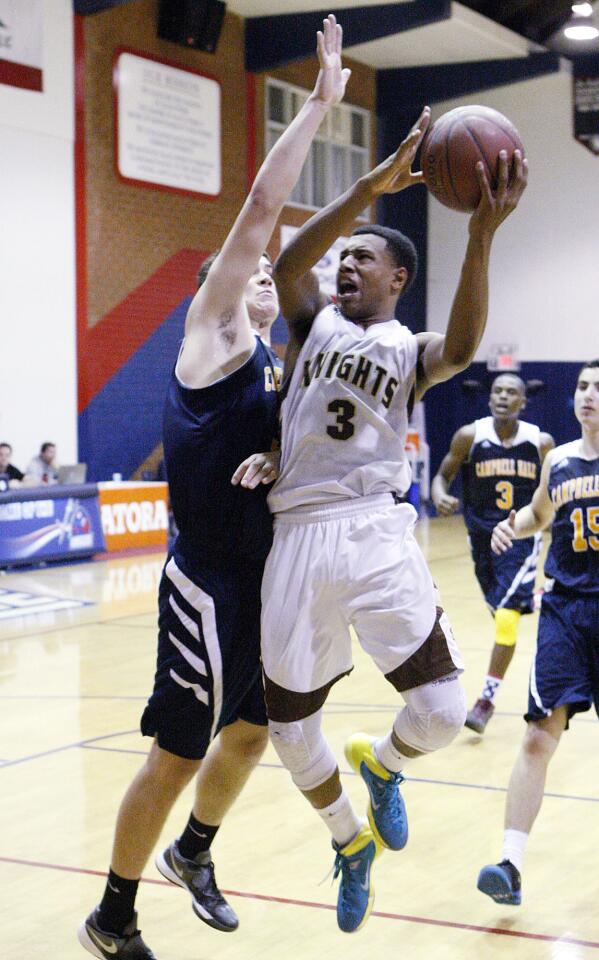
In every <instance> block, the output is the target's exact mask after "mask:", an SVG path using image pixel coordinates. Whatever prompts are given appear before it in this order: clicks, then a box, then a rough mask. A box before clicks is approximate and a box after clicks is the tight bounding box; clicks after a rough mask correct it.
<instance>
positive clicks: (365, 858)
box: [333, 824, 378, 933]
mask: <svg viewBox="0 0 599 960" xmlns="http://www.w3.org/2000/svg"><path fill="white" fill-rule="evenodd" d="M333 849H334V850H336V851H337V856H336V857H335V871H334V873H333V879H336V878H337V877H338V876H339V874H341V880H340V882H339V895H338V897H337V923H338V924H339V928H340V929H341V930H343V932H344V933H354V932H355V931H356V930H359V929H360V927H361V926H362V925H363V924H364V923H366V921H367V920H368V917H369V916H370V911H371V910H372V907H373V904H374V886H373V884H372V879H371V876H370V869H371V867H372V864H373V863H374V860H375V857H376V855H377V852H378V851H377V847H376V841H375V839H374V836H373V834H372V831H371V830H370V827H368V826H366V824H365V825H364V826H363V827H362V829H361V830H360V832H359V833H358V834H357V836H355V837H354V839H353V840H351V841H350V843H348V844H346V845H345V846H344V847H339V846H338V844H337V843H335V841H334V840H333Z"/></svg>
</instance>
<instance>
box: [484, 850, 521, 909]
mask: <svg viewBox="0 0 599 960" xmlns="http://www.w3.org/2000/svg"><path fill="white" fill-rule="evenodd" d="M476 886H477V887H478V889H479V890H480V891H481V893H486V894H487V896H488V897H491V900H494V901H495V903H505V904H509V905H510V906H512V907H517V906H519V905H520V904H521V903H522V882H521V880H520V871H519V870H518V869H517V867H515V866H514V864H513V863H512V861H511V860H502V861H501V863H490V864H489V865H488V866H487V867H483V868H482V870H481V871H480V873H479V875H478V881H477V884H476Z"/></svg>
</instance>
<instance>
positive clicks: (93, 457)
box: [75, 0, 375, 479]
mask: <svg viewBox="0 0 599 960" xmlns="http://www.w3.org/2000/svg"><path fill="white" fill-rule="evenodd" d="M154 8H155V3H154V2H153V0H139V2H137V3H132V4H125V5H122V6H118V7H116V8H114V9H111V10H107V11H105V12H103V13H101V14H97V15H94V16H89V17H85V18H75V19H76V62H77V65H78V70H77V76H78V104H80V107H81V109H80V110H79V111H78V122H77V134H78V139H79V144H80V148H81V147H82V148H83V149H80V150H79V154H78V155H79V157H80V162H79V163H78V183H77V198H78V207H77V210H78V216H77V220H78V225H79V230H80V238H81V240H82V242H81V243H80V245H79V252H78V256H79V316H78V326H79V348H78V366H79V456H80V459H82V460H85V461H86V462H87V463H88V464H89V468H90V469H89V473H90V475H91V476H92V477H93V478H95V479H101V478H105V477H109V476H110V475H111V473H112V472H113V471H118V472H120V473H122V474H123V476H125V477H128V476H132V475H134V474H139V473H141V472H148V473H151V472H152V471H153V470H155V469H156V466H157V465H158V462H159V460H160V458H161V446H160V434H161V416H162V404H163V397H164V393H165V389H166V383H167V379H168V377H169V375H170V371H171V369H172V366H173V364H174V362H175V359H176V355H177V350H178V345H179V342H180V340H181V337H182V335H183V322H184V317H185V313H186V310H187V307H188V305H189V302H190V298H191V296H192V294H193V291H194V290H195V276H196V273H197V269H198V267H199V265H200V264H201V262H202V260H203V259H204V257H205V255H206V254H207V253H208V252H210V251H211V250H213V249H214V248H216V247H218V246H220V245H221V244H222V242H223V241H224V239H225V237H226V235H227V233H228V231H229V229H230V227H231V225H232V223H233V221H234V219H235V216H236V215H237V212H238V211H239V209H240V207H241V206H242V204H243V201H244V199H245V197H246V195H247V188H248V182H250V181H251V179H252V177H253V175H254V174H255V172H256V170H257V169H258V167H259V165H260V163H261V161H262V158H263V155H264V120H263V117H264V87H265V82H264V77H261V76H255V77H254V76H251V75H250V76H248V75H246V73H245V70H244V33H243V21H242V19H241V18H239V17H236V16H234V15H231V14H227V15H226V16H225V20H224V24H223V29H222V33H221V35H220V40H219V43H218V47H217V51H216V53H215V54H207V53H203V52H201V51H196V50H190V49H187V48H185V47H182V46H180V45H177V44H174V43H170V42H167V41H164V40H160V39H158V38H157V36H156V30H155V18H154V17H153V16H152V11H153V10H154ZM120 47H127V48H129V49H131V50H132V51H134V52H137V53H140V54H147V55H149V56H156V57H159V58H161V59H164V60H166V61H169V62H171V63H173V64H175V65H180V66H185V67H190V68H192V69H194V70H198V71H200V72H204V73H207V74H209V75H211V76H212V77H215V78H216V79H218V80H219V82H220V84H221V93H222V192H221V195H220V196H219V197H218V198H216V199H213V200H208V199H206V200H204V199H202V198H200V197H197V196H195V197H194V196H187V195H182V194H179V193H172V192H166V191H164V190H161V189H155V188H151V187H144V186H134V185H131V184H129V183H125V182H123V181H122V180H121V179H120V178H119V177H118V176H117V174H116V172H115V166H114V133H115V129H114V108H113V90H112V66H113V59H114V56H115V51H117V50H118V49H119V48H120ZM353 66H354V67H355V72H354V76H353V77H352V80H351V85H350V88H349V90H348V92H347V96H346V100H348V101H349V102H352V103H356V104H358V105H360V106H365V107H367V108H369V109H374V102H375V81H374V71H372V70H368V69H367V68H364V67H362V66H361V65H358V64H355V65H353ZM316 72H317V66H316V60H315V59H311V60H310V61H304V62H303V63H300V64H294V65H291V66H289V67H287V68H286V69H285V70H280V71H277V72H274V71H273V75H274V76H278V77H280V78H281V79H283V80H286V81H288V82H291V83H294V84H297V85H298V86H300V87H304V88H306V89H310V88H311V87H312V84H313V82H314V79H315V77H316ZM373 126H374V124H373ZM373 156H374V131H373ZM307 216H309V211H305V210H298V209H297V208H287V209H286V210H285V211H284V213H283V215H282V217H281V223H286V224H291V225H299V224H301V223H302V222H303V221H304V220H305V219H306V217H307ZM278 234H279V231H278V229H277V230H275V233H274V236H273V241H272V244H271V247H270V249H269V252H270V253H271V255H273V256H274V255H276V253H277V252H278V247H279V244H278ZM278 329H279V336H278V339H279V340H280V341H284V340H285V339H286V337H285V335H284V332H283V329H282V325H279V328H278Z"/></svg>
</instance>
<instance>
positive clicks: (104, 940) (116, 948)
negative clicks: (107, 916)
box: [77, 907, 156, 960]
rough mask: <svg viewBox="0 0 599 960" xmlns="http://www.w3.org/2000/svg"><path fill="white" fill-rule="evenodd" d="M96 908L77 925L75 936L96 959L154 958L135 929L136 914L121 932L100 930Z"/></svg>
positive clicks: (128, 959)
mask: <svg viewBox="0 0 599 960" xmlns="http://www.w3.org/2000/svg"><path fill="white" fill-rule="evenodd" d="M97 914H98V908H97V907H96V909H95V910H94V911H93V913H90V915H89V917H88V918H87V920H84V921H83V923H82V924H81V926H80V927H79V930H78V933H77V936H78V937H79V943H80V944H81V946H82V947H85V949H86V950H87V951H88V953H91V954H92V955H93V956H94V957H98V960H156V957H155V956H154V954H153V953H152V951H151V950H150V948H149V947H148V946H146V944H145V943H144V942H143V940H142V939H141V933H140V931H139V930H138V929H137V914H136V913H134V914H133V919H132V920H131V922H130V923H128V924H127V926H126V927H125V929H124V930H123V932H122V933H121V934H117V933H108V932H107V931H106V930H102V929H101V928H100V927H99V926H98V924H97V921H96V917H97Z"/></svg>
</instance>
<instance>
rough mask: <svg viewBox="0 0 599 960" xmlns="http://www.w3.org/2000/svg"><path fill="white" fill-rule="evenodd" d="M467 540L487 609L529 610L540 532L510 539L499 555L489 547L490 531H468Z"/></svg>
mask: <svg viewBox="0 0 599 960" xmlns="http://www.w3.org/2000/svg"><path fill="white" fill-rule="evenodd" d="M468 539H469V541H470V550H471V552H472V559H473V561H474V572H475V574H476V579H477V580H478V582H479V584H480V588H481V590H482V592H483V594H484V597H485V600H486V601H487V603H488V604H489V606H490V608H491V610H492V611H493V612H495V610H499V609H500V608H504V609H506V610H518V611H519V612H520V613H532V611H533V607H534V589H535V579H536V574H537V560H538V558H539V553H540V550H541V542H542V541H541V535H540V534H537V536H535V537H527V538H526V540H514V542H513V546H512V548H511V550H506V552H505V553H502V554H500V555H499V556H498V555H497V554H496V553H493V551H492V550H491V532H490V531H489V532H487V531H486V530H485V531H479V530H476V531H474V530H473V531H470V533H469V536H468Z"/></svg>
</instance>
